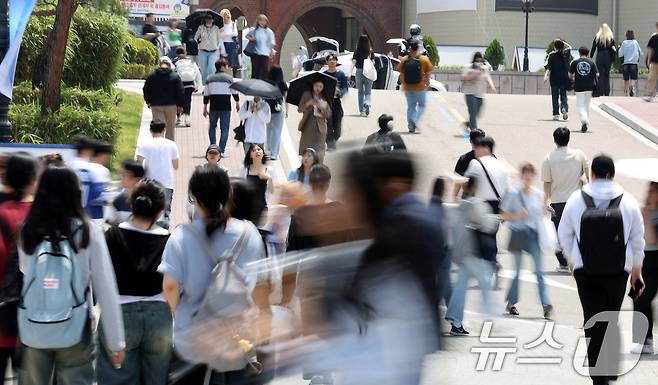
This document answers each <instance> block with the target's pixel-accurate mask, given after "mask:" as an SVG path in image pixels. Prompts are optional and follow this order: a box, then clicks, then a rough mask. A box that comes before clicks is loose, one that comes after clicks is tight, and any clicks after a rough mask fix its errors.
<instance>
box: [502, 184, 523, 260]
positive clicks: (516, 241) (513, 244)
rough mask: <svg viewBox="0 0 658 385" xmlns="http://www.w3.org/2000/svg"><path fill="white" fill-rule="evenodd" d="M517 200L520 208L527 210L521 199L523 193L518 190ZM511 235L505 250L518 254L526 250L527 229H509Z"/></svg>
mask: <svg viewBox="0 0 658 385" xmlns="http://www.w3.org/2000/svg"><path fill="white" fill-rule="evenodd" d="M519 200H520V202H521V207H522V208H524V209H527V206H526V204H525V199H523V191H522V190H520V189H519ZM511 230H512V234H511V236H510V239H509V245H508V246H507V250H509V251H516V252H520V251H523V250H524V249H525V248H526V243H527V241H528V228H527V227H525V226H524V227H523V228H522V229H511Z"/></svg>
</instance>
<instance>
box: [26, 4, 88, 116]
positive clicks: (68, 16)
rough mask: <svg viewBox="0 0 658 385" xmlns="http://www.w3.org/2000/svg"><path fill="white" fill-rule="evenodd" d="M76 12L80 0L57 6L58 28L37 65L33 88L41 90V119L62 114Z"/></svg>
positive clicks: (50, 37) (35, 66)
mask: <svg viewBox="0 0 658 385" xmlns="http://www.w3.org/2000/svg"><path fill="white" fill-rule="evenodd" d="M77 8H78V0H59V1H58V2H57V8H56V9H55V24H54V25H53V29H52V30H51V31H50V34H49V35H48V39H47V40H46V44H44V46H43V49H42V50H41V54H40V55H39V58H38V60H37V62H36V63H35V65H34V72H33V73H32V85H33V86H35V87H36V86H41V114H42V115H46V114H47V113H48V111H59V106H60V103H61V83H62V73H63V72H64V56H65V53H66V42H67V41H68V37H69V28H70V27H71V20H72V19H73V14H74V13H75V10H76V9H77Z"/></svg>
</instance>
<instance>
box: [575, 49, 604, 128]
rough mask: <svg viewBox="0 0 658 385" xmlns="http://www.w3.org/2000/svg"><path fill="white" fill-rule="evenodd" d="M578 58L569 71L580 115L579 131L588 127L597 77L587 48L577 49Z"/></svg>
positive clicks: (594, 65) (597, 71)
mask: <svg viewBox="0 0 658 385" xmlns="http://www.w3.org/2000/svg"><path fill="white" fill-rule="evenodd" d="M578 54H579V55H580V58H578V59H576V60H574V61H572V62H571V66H570V67H569V73H570V74H571V79H572V80H573V81H574V84H573V90H574V91H575V92H576V107H577V108H578V115H580V123H581V127H580V131H581V132H587V130H588V129H589V106H590V103H591V101H592V91H593V90H594V89H595V88H596V86H597V82H598V79H599V70H598V67H597V65H596V64H595V63H594V62H593V61H592V59H590V58H589V57H588V55H589V49H587V47H580V48H579V49H578Z"/></svg>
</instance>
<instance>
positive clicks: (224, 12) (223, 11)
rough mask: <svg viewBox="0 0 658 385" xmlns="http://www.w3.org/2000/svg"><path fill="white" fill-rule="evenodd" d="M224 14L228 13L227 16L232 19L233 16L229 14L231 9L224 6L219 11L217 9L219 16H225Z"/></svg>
mask: <svg viewBox="0 0 658 385" xmlns="http://www.w3.org/2000/svg"><path fill="white" fill-rule="evenodd" d="M226 15H228V17H229V18H231V21H233V16H232V15H231V11H229V10H228V9H226V8H224V9H222V10H221V11H219V16H221V17H224V16H226Z"/></svg>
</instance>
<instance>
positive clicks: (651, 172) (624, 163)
mask: <svg viewBox="0 0 658 385" xmlns="http://www.w3.org/2000/svg"><path fill="white" fill-rule="evenodd" d="M615 170H616V173H617V174H619V175H624V176H627V177H629V178H633V179H641V180H646V181H651V182H658V158H641V159H621V160H618V161H617V162H616V163H615Z"/></svg>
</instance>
